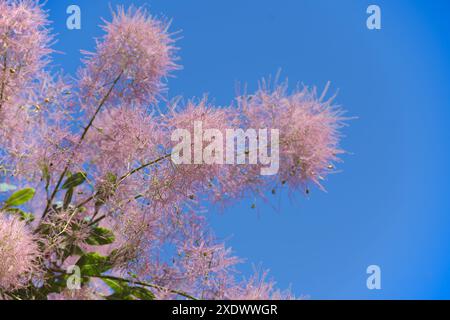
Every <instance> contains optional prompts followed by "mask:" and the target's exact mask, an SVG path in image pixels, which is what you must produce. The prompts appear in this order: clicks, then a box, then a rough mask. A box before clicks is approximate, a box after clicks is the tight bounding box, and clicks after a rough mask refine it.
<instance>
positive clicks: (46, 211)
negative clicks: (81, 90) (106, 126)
mask: <svg viewBox="0 0 450 320" xmlns="http://www.w3.org/2000/svg"><path fill="white" fill-rule="evenodd" d="M122 74H123V70H122V71H121V72H120V74H119V75H118V76H117V78H116V79H115V80H114V82H113V83H112V85H111V87H110V88H109V90H108V92H107V93H106V94H105V96H104V97H103V99H102V100H101V101H100V104H99V105H98V107H97V110H95V113H94V115H93V116H92V118H91V120H90V121H89V123H88V125H87V126H86V128H84V131H83V133H82V135H81V137H80V140H79V141H78V143H77V145H76V146H75V148H74V149H73V151H72V156H73V155H74V153H75V150H76V149H77V148H78V147H79V146H80V145H81V143H82V142H83V140H84V138H85V137H86V134H87V133H88V131H89V129H90V128H91V127H92V124H93V123H94V120H95V118H96V117H97V115H98V113H99V112H100V110H101V109H102V107H103V105H104V104H105V103H106V101H107V100H108V98H109V96H110V95H111V92H112V91H113V89H114V87H115V86H116V84H117V82H119V79H120V78H121V77H122ZM72 156H71V157H69V159H68V161H67V163H66V166H65V168H64V170H63V172H62V173H61V175H60V177H59V179H58V182H57V183H56V186H55V189H54V190H53V192H52V194H51V196H50V198H49V199H48V200H47V205H46V207H45V210H44V213H43V214H42V219H44V218H45V216H46V215H47V213H48V210H49V209H50V206H51V204H52V202H53V200H54V199H55V196H56V193H57V192H58V189H59V186H60V185H61V183H62V181H63V179H64V176H65V175H66V173H67V171H68V170H69V167H70V165H71V162H72Z"/></svg>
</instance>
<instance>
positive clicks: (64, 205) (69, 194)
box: [63, 188, 73, 210]
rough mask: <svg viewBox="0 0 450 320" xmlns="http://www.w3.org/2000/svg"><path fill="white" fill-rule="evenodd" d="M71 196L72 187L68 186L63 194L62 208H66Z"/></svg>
mask: <svg viewBox="0 0 450 320" xmlns="http://www.w3.org/2000/svg"><path fill="white" fill-rule="evenodd" d="M72 197H73V188H70V189H69V190H67V192H66V195H65V196H64V203H63V209H64V210H66V209H67V208H68V207H69V205H70V203H71V202H72Z"/></svg>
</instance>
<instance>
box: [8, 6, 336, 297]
mask: <svg viewBox="0 0 450 320" xmlns="http://www.w3.org/2000/svg"><path fill="white" fill-rule="evenodd" d="M0 12H2V15H1V16H0V63H2V64H3V68H1V69H0V97H1V99H0V182H3V181H6V180H7V179H8V181H9V182H11V183H14V184H20V185H23V186H32V187H34V188H35V189H36V191H37V192H36V196H35V197H34V199H33V201H32V202H31V204H30V205H29V208H28V209H30V210H32V212H33V214H34V216H35V217H36V218H37V219H36V221H35V222H34V223H28V226H25V224H24V222H21V221H18V220H17V219H15V218H14V219H13V218H5V217H3V216H2V215H5V214H4V213H0V288H1V289H11V288H14V287H16V286H17V285H19V284H20V285H25V284H24V283H23V282H22V280H19V279H23V278H21V277H20V278H19V276H22V275H23V274H27V273H29V272H30V271H31V270H32V268H33V266H34V262H35V261H36V259H35V257H37V256H38V255H40V259H38V260H39V263H40V265H39V269H40V272H42V273H44V274H45V277H44V279H51V278H52V277H58V276H60V273H58V271H55V270H63V269H64V268H65V267H67V266H68V265H70V264H72V263H77V261H79V260H80V256H83V254H84V255H86V253H87V252H88V253H96V254H99V255H104V256H108V257H109V258H108V259H110V260H108V261H109V262H110V263H111V264H112V268H111V270H109V271H108V276H109V277H127V276H129V275H130V274H132V275H133V278H132V279H131V280H130V281H133V282H139V283H141V284H145V283H151V284H152V286H151V288H152V290H153V293H154V294H155V296H156V297H157V298H161V299H166V298H179V297H180V296H182V297H186V298H189V297H192V296H195V297H198V298H204V299H271V298H273V299H284V298H286V299H288V298H292V295H291V294H290V293H289V292H280V291H278V290H276V289H275V288H274V283H273V282H272V281H267V280H266V279H267V277H266V276H265V274H264V276H262V277H258V276H255V277H253V278H251V279H250V280H249V281H244V280H242V279H240V276H239V274H238V273H237V271H236V269H237V268H236V264H238V263H239V262H240V261H241V260H240V259H238V258H236V257H235V256H233V255H232V253H231V250H230V249H229V248H226V247H225V245H224V244H223V243H221V242H219V241H217V240H216V239H215V238H214V235H213V233H212V232H211V230H209V228H208V225H207V223H206V222H205V216H204V212H205V211H206V210H205V206H204V205H202V203H203V202H210V203H220V204H221V205H225V204H227V203H229V202H232V201H237V200H240V199H242V198H244V197H245V196H248V195H250V194H251V195H259V196H262V197H263V198H265V197H266V194H267V193H270V192H272V193H274V192H275V190H276V189H277V188H282V187H283V186H286V187H289V188H290V190H296V189H301V190H303V191H305V192H308V186H309V185H310V184H316V185H318V186H320V187H321V182H320V181H321V180H323V179H324V178H325V177H326V175H327V174H329V173H331V172H332V171H333V170H334V165H333V163H334V162H337V161H338V158H337V156H338V154H339V153H341V152H342V151H341V150H340V149H339V147H338V143H339V128H340V126H341V124H342V120H343V119H342V116H341V111H340V110H339V109H338V108H336V107H334V106H333V105H332V101H331V100H326V101H324V99H323V97H318V96H317V95H316V93H315V90H311V89H308V88H304V89H299V90H295V91H294V92H293V93H289V92H287V84H285V83H284V84H281V85H278V84H276V83H275V84H274V85H273V87H272V88H270V86H269V85H267V84H266V83H262V84H261V86H260V89H259V90H258V91H257V92H256V93H254V94H252V95H248V94H246V95H242V96H239V97H237V99H236V102H235V103H231V104H230V106H226V107H218V106H213V105H211V104H210V103H209V102H208V101H207V99H206V98H205V99H202V100H200V101H197V102H196V101H189V102H187V103H186V104H185V105H184V106H178V105H176V104H174V105H170V104H169V105H167V106H162V107H161V108H158V104H161V105H163V104H165V102H166V99H162V97H163V96H164V89H165V79H166V78H167V77H168V76H169V75H170V73H171V72H172V71H174V70H176V69H179V67H178V66H177V65H176V56H175V52H176V48H175V47H174V40H173V38H172V35H171V34H170V33H169V32H168V30H167V28H168V24H167V23H165V22H162V21H160V20H157V19H155V18H153V17H151V16H149V15H148V14H147V13H146V12H145V11H144V10H140V9H130V10H128V11H126V10H124V9H123V8H119V9H118V11H117V12H116V13H115V14H114V15H113V19H112V22H106V24H105V26H104V27H103V29H104V31H105V35H104V37H103V38H101V39H100V40H99V41H98V43H97V48H96V52H94V53H88V54H87V58H86V59H85V61H84V62H85V64H84V67H82V68H81V69H80V70H79V73H78V80H77V82H76V83H72V84H71V85H69V82H67V81H65V78H64V77H57V76H55V75H50V74H49V73H48V72H45V70H44V67H45V65H46V63H47V62H48V61H49V58H48V54H49V53H51V50H50V49H49V44H50V42H51V39H52V37H51V35H50V34H49V31H48V29H47V25H48V22H47V20H46V15H45V12H44V11H43V9H42V7H41V6H39V5H38V4H37V3H36V2H35V1H32V0H26V1H19V0H17V1H1V2H0ZM3 13H5V14H3ZM74 106H77V108H75V107H74ZM160 109H161V110H166V111H165V112H161V111H159V110H160ZM196 121H201V122H202V125H203V128H204V129H208V128H210V129H216V130H219V131H220V132H222V133H225V131H226V130H227V129H228V128H242V129H244V130H245V129H247V128H269V129H270V128H274V129H278V130H279V131H280V168H279V174H278V175H276V176H270V177H264V176H261V175H260V169H261V165H250V164H244V165H220V164H183V165H177V164H175V163H174V162H172V161H171V158H170V152H171V150H172V147H173V142H172V141H171V133H172V132H173V131H174V130H175V129H178V128H183V129H188V130H190V129H192V128H193V126H194V122H196ZM19 124H20V125H19ZM80 128H81V129H80ZM75 173H82V174H80V175H79V177H81V178H83V179H82V182H81V184H80V185H79V186H78V185H77V187H76V189H75V188H69V187H67V186H65V185H64V181H66V180H68V179H69V177H70V176H71V174H75ZM11 175H13V178H11ZM30 227H32V228H33V232H34V234H35V236H31V234H30V233H29V231H28V228H30ZM93 227H95V228H97V227H101V228H103V229H95V232H99V231H98V230H111V231H112V233H113V234H114V238H115V241H114V242H113V243H111V241H109V240H108V241H106V242H107V243H108V245H104V244H101V243H98V241H97V242H93V241H92V240H89V237H90V236H91V235H92V232H93V231H92V230H93V229H92V228H93ZM103 232H105V231H103ZM110 238H111V237H110ZM37 243H39V244H41V246H40V247H41V248H42V249H41V250H38V249H37V248H38V247H37V245H36V244H37ZM16 258H17V259H16ZM10 270H13V271H14V272H12V273H10ZM96 277H97V279H96V280H99V279H101V275H96ZM33 285H34V284H33V283H32V282H29V283H28V286H33ZM94 286H95V283H94V281H92V283H90V284H88V285H86V284H85V285H84V286H83V288H82V291H80V294H73V293H70V292H67V291H63V292H59V293H54V292H53V293H51V295H50V296H49V297H50V298H56V299H59V298H61V299H65V298H68V299H69V298H74V297H75V298H79V299H81V298H83V297H84V298H94V297H97V298H102V297H103V296H104V295H106V294H105V293H104V291H105V290H94V289H93V287H94ZM39 288H44V289H46V290H47V289H48V288H47V287H46V284H45V283H44V284H43V285H42V286H41V287H39ZM106 291H108V289H107V290H106ZM81 292H82V293H81ZM102 292H103V293H102Z"/></svg>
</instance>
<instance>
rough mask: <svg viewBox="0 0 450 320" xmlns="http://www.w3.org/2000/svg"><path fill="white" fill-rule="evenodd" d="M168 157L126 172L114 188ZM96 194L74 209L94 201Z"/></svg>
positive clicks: (167, 155) (166, 156)
mask: <svg viewBox="0 0 450 320" xmlns="http://www.w3.org/2000/svg"><path fill="white" fill-rule="evenodd" d="M170 156H171V154H166V155H164V156H162V157H159V158H158V159H155V160H152V161H150V162H147V163H145V164H143V165H141V166H139V167H137V168H135V169H133V170H131V171H128V172H127V173H126V174H124V175H123V176H122V177H120V179H119V181H118V182H117V184H116V187H118V186H119V185H120V184H121V183H122V182H123V181H124V180H125V179H127V178H128V177H130V176H132V175H133V174H135V173H137V172H139V171H140V170H143V169H145V168H147V167H149V166H151V165H154V164H157V163H159V162H161V161H163V160H165V159H167V158H168V157H170ZM97 194H98V193H97V192H95V193H94V194H93V195H92V196H90V197H89V198H87V199H85V200H84V201H83V202H81V203H80V204H78V205H77V206H76V208H80V207H82V206H84V205H85V204H87V203H89V202H90V201H92V200H94V199H95V196H96V195H97Z"/></svg>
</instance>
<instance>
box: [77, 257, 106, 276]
mask: <svg viewBox="0 0 450 320" xmlns="http://www.w3.org/2000/svg"><path fill="white" fill-rule="evenodd" d="M77 265H78V266H79V267H80V270H81V275H82V276H83V277H95V276H99V275H101V274H102V273H103V272H106V271H108V270H109V269H111V268H112V264H111V262H110V259H109V258H108V257H105V256H102V255H100V254H98V253H96V252H89V253H86V254H84V255H82V256H81V258H80V259H79V260H78V262H77Z"/></svg>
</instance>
